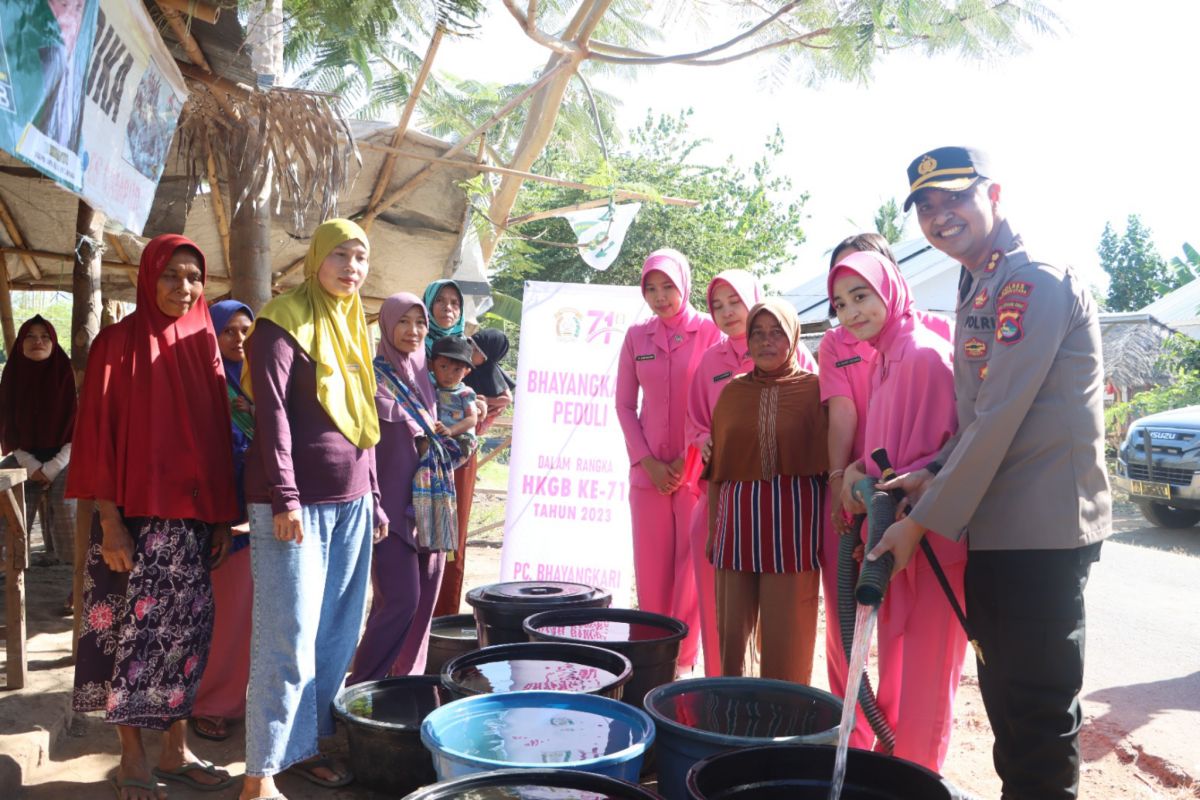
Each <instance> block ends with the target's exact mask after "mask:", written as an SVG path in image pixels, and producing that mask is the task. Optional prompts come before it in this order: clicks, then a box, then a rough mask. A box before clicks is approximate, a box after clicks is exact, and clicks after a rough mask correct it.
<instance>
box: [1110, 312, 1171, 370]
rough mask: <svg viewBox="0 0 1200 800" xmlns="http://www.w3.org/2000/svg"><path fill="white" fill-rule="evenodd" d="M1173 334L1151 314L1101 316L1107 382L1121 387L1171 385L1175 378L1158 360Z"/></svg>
mask: <svg viewBox="0 0 1200 800" xmlns="http://www.w3.org/2000/svg"><path fill="white" fill-rule="evenodd" d="M1173 333H1174V331H1173V330H1172V329H1171V328H1168V327H1167V326H1166V325H1163V324H1162V323H1161V322H1159V321H1158V320H1156V319H1155V318H1154V317H1152V316H1150V315H1149V314H1138V313H1131V314H1101V315H1100V339H1101V344H1102V347H1103V353H1104V379H1105V380H1106V381H1108V382H1110V383H1112V384H1113V385H1114V386H1119V387H1120V386H1124V387H1131V386H1150V385H1153V384H1159V383H1168V382H1169V381H1170V380H1171V375H1170V373H1168V372H1166V371H1165V370H1163V369H1161V368H1160V367H1159V366H1158V360H1159V358H1160V357H1161V356H1162V353H1163V343H1164V342H1165V341H1166V340H1167V339H1169V338H1170V337H1171V335H1172V334H1173Z"/></svg>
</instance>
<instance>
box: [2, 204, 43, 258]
mask: <svg viewBox="0 0 1200 800" xmlns="http://www.w3.org/2000/svg"><path fill="white" fill-rule="evenodd" d="M0 221H3V223H4V230H6V231H8V238H9V239H11V240H12V243H13V246H15V247H25V246H26V245H25V237H24V236H22V235H21V228H20V227H19V226H18V225H17V221H16V220H15V219H13V215H12V212H11V211H9V210H8V203H6V202H4V197H2V196H0ZM21 260H22V261H23V262H25V268H26V269H27V270H29V274H30V275H32V276H33V277H34V278H41V277H42V270H41V268H40V267H38V265H37V262H36V261H34V260H33V259H32V258H31V257H29V256H21Z"/></svg>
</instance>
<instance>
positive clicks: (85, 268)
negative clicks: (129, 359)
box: [71, 200, 104, 553]
mask: <svg viewBox="0 0 1200 800" xmlns="http://www.w3.org/2000/svg"><path fill="white" fill-rule="evenodd" d="M75 239H76V241H77V242H78V243H79V244H78V246H77V247H76V249H75V253H76V255H75V268H74V270H73V272H72V275H71V293H72V303H71V366H72V367H73V368H74V370H75V385H76V386H82V385H83V374H84V372H85V371H86V370H87V357H88V352H89V351H90V350H91V349H92V340H93V339H95V338H96V334H97V333H99V332H100V260H101V259H100V242H101V241H103V239H104V215H103V214H101V213H100V212H99V211H95V210H93V209H92V207H91V206H89V205H88V204H87V203H85V202H84V201H82V200H80V201H79V210H78V213H77V214H76V217H75ZM80 552H83V551H79V550H77V551H76V553H80Z"/></svg>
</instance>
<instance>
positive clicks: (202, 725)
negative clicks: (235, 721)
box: [188, 717, 229, 742]
mask: <svg viewBox="0 0 1200 800" xmlns="http://www.w3.org/2000/svg"><path fill="white" fill-rule="evenodd" d="M214 719H215V718H213V717H192V718H191V719H189V720H188V727H189V728H191V729H192V733H194V734H196V735H197V736H199V737H200V738H201V739H208V740H209V741H210V742H223V741H225V740H226V739H228V738H229V728H228V726H227V725H226V723H225V720H221V724H220V725H214V724H213V720H214Z"/></svg>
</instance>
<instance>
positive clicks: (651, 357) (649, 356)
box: [633, 353, 654, 361]
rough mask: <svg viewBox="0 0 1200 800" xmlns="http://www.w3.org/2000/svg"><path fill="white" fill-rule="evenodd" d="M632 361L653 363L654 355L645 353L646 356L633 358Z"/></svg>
mask: <svg viewBox="0 0 1200 800" xmlns="http://www.w3.org/2000/svg"><path fill="white" fill-rule="evenodd" d="M633 360H634V361H653V360H654V353H647V354H646V355H644V356H634V357H633Z"/></svg>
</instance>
